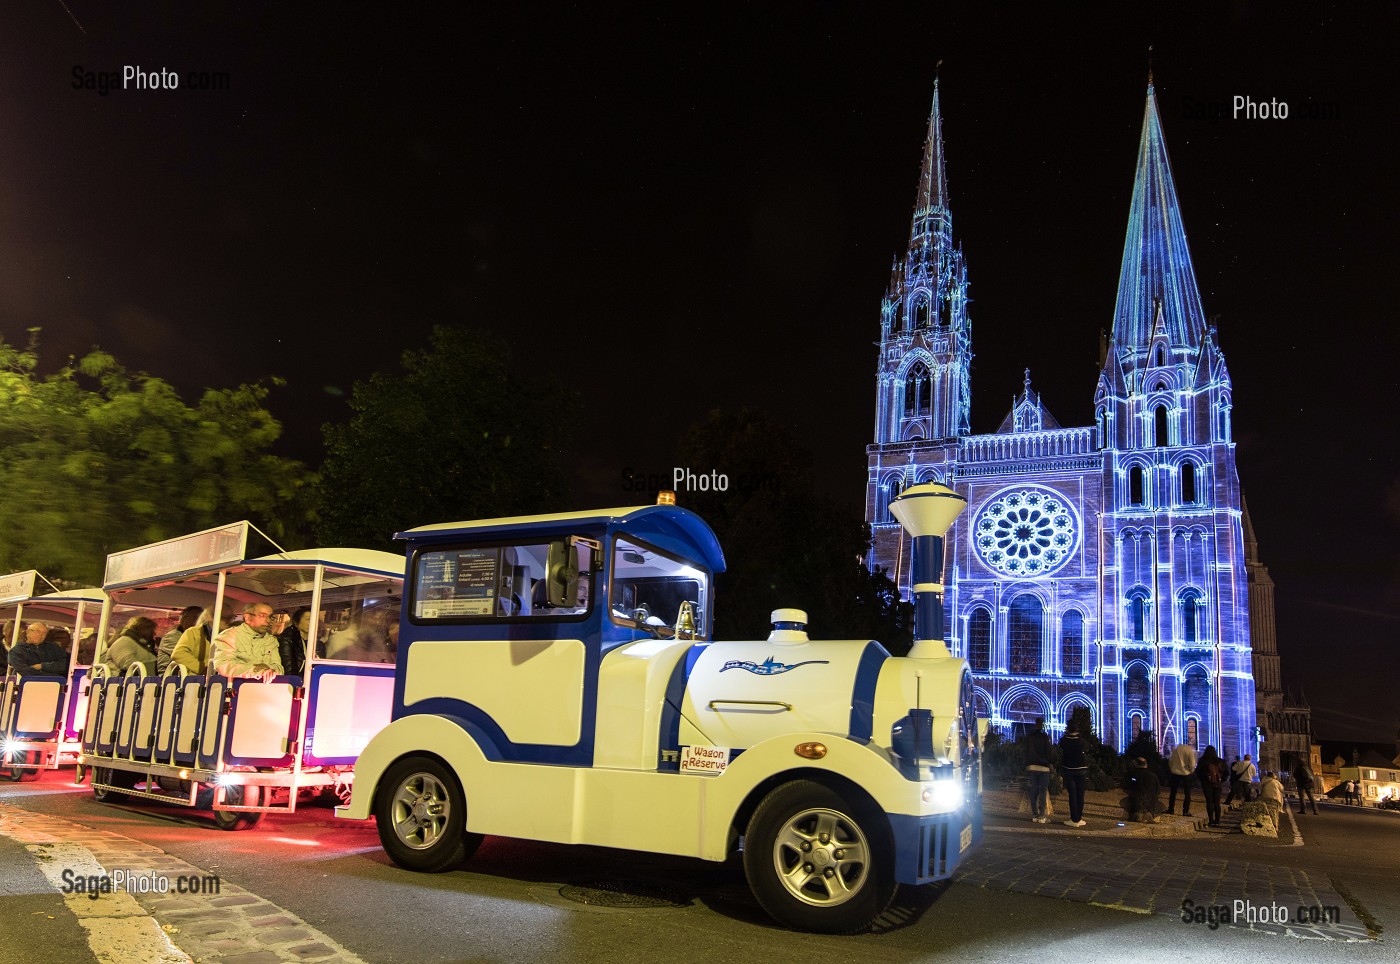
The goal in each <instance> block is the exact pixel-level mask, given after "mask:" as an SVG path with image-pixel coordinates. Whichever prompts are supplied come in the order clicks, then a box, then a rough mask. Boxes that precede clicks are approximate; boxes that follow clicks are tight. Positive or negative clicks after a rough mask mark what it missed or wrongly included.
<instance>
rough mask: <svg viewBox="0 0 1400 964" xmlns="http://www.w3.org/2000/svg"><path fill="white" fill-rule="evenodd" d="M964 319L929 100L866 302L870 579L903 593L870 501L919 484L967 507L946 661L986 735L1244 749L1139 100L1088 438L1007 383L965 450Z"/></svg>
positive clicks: (903, 579)
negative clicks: (905, 212)
mask: <svg viewBox="0 0 1400 964" xmlns="http://www.w3.org/2000/svg"><path fill="white" fill-rule="evenodd" d="M967 303H968V299H967V267H966V263H965V261H964V260H963V254H962V251H961V249H960V248H958V247H956V246H955V245H954V243H953V237H952V215H951V212H950V209H949V205H948V184H947V176H946V173H945V164H944V157H943V132H942V116H941V113H940V110H939V102H938V86H937V84H936V83H935V85H934V98H933V106H932V110H931V112H930V115H929V127H928V136H927V139H926V141H925V144H924V154H923V163H922V165H921V167H920V176H919V187H918V193H917V195H916V198H915V205H914V215H913V218H912V221H911V224H910V236H909V245H908V248H907V251H906V254H905V257H904V258H903V259H902V260H898V259H897V260H896V261H895V263H894V266H893V267H892V269H891V276H890V283H889V286H888V287H887V289H886V291H885V295H884V298H883V300H882V302H881V321H880V353H879V362H878V366H877V375H876V423H875V440H874V444H872V445H870V446H869V447H868V449H867V454H868V460H869V476H868V485H867V494H866V495H867V498H866V518H867V520H868V521H869V522H870V523H871V528H872V531H873V533H874V537H875V541H874V546H873V548H872V550H871V555H870V560H869V561H870V564H871V565H872V566H880V567H883V568H885V569H886V570H888V571H889V572H890V574H891V575H892V576H894V577H895V578H896V581H897V582H898V583H899V584H900V586H901V590H902V591H903V592H904V593H905V594H906V596H907V595H908V594H909V580H910V569H909V561H910V560H909V545H908V541H907V540H905V539H902V538H901V530H900V529H899V527H898V525H897V524H895V523H894V522H893V520H892V519H891V518H890V516H889V512H888V505H889V501H890V499H891V498H892V497H893V494H897V493H898V492H899V491H900V490H901V488H903V487H905V486H907V485H911V484H913V482H914V481H915V480H923V479H925V478H929V477H933V478H938V479H940V480H942V481H943V482H944V483H945V484H947V485H950V486H952V487H953V488H954V489H956V490H957V491H958V492H959V493H960V494H961V495H963V496H965V497H966V498H967V500H968V506H969V511H968V512H967V513H966V514H964V515H963V516H962V517H960V518H959V519H958V521H957V522H956V523H955V524H954V526H953V528H952V530H950V531H949V533H948V536H947V540H946V546H947V554H948V558H947V562H946V571H945V577H944V581H945V599H944V604H945V610H946V612H947V614H948V622H949V625H948V632H947V636H948V644H949V647H950V648H951V649H952V650H953V652H954V653H955V654H957V655H964V656H967V657H968V658H969V660H970V662H971V664H972V669H973V679H974V683H975V692H974V698H975V702H976V704H977V706H978V712H979V714H982V715H985V716H987V717H988V718H990V720H991V722H992V726H994V727H997V728H999V729H1004V730H1011V729H1015V728H1017V727H1018V726H1020V725H1023V724H1025V723H1027V722H1029V721H1030V720H1032V719H1033V718H1034V717H1036V716H1044V717H1045V718H1046V720H1047V721H1048V723H1049V726H1050V729H1051V730H1052V731H1054V732H1061V731H1063V729H1064V725H1065V723H1066V721H1067V720H1068V719H1069V714H1070V713H1071V712H1073V710H1074V709H1075V707H1077V706H1088V707H1090V709H1091V712H1092V714H1093V717H1094V724H1095V727H1096V729H1097V730H1098V732H1099V733H1100V735H1101V736H1102V737H1103V738H1104V740H1105V742H1106V743H1108V744H1109V745H1110V746H1116V747H1118V748H1119V749H1123V748H1125V747H1126V745H1127V744H1128V742H1130V741H1131V740H1132V738H1133V736H1134V735H1135V734H1136V733H1137V732H1139V731H1140V730H1143V729H1151V730H1153V731H1154V732H1155V733H1156V734H1157V737H1158V741H1159V743H1160V744H1161V745H1162V746H1164V747H1170V746H1173V745H1175V744H1176V743H1178V742H1181V741H1182V740H1189V741H1190V742H1192V743H1195V744H1196V745H1198V746H1200V747H1204V746H1205V745H1206V744H1207V743H1210V744H1214V745H1215V746H1216V747H1217V748H1218V749H1219V750H1220V752H1221V753H1222V754H1226V755H1232V754H1241V755H1242V754H1244V753H1255V754H1257V753H1258V750H1259V745H1258V739H1257V730H1256V728H1255V691H1254V679H1253V676H1252V665H1251V650H1250V641H1249V639H1250V637H1249V587H1248V583H1247V569H1246V565H1245V556H1244V554H1245V542H1244V537H1243V531H1242V527H1241V519H1242V514H1241V507H1242V505H1243V500H1242V497H1241V493H1240V484H1239V478H1238V474H1237V472H1236V468H1235V448H1234V444H1233V440H1232V439H1231V425H1230V421H1231V417H1230V410H1231V406H1232V405H1233V388H1232V385H1231V381H1230V375H1229V372H1228V369H1227V368H1226V365H1225V358H1224V355H1223V354H1222V352H1221V350H1220V348H1219V345H1218V339H1217V335H1216V332H1215V331H1214V330H1213V329H1211V328H1210V327H1208V326H1207V325H1206V324H1205V322H1204V319H1205V312H1204V310H1203V308H1202V304H1201V298H1200V293H1199V289H1198V288H1197V285H1196V280H1195V272H1194V269H1193V268H1192V265H1191V258H1190V253H1189V251H1188V249H1187V245H1186V232H1185V229H1184V227H1183V223H1182V218H1181V212H1180V208H1179V206H1178V204H1177V198H1176V187H1175V184H1174V182H1173V179H1172V175H1171V167H1170V164H1169V163H1168V159H1167V150H1166V141H1165V139H1164V137H1163V134H1162V127H1161V119H1160V117H1159V116H1158V113H1157V104H1156V95H1155V92H1154V90H1153V87H1152V86H1151V84H1149V86H1148V90H1147V103H1146V108H1145V112H1144V118H1143V130H1142V137H1141V140H1140V142H1139V146H1138V156H1137V166H1136V174H1135V182H1134V188H1133V199H1132V203H1131V206H1130V211H1129V217H1128V231H1127V237H1126V241H1125V244H1124V250H1123V261H1122V267H1121V273H1120V279H1119V289H1118V297H1117V302H1116V306H1115V309H1114V322H1113V330H1112V336H1111V339H1110V341H1109V343H1108V345H1107V346H1106V352H1105V357H1104V363H1103V367H1102V370H1101V372H1100V374H1099V378H1098V383H1097V385H1096V386H1095V390H1094V395H1093V410H1094V423H1093V425H1091V426H1086V427H1072V428H1064V427H1061V425H1060V423H1059V422H1058V421H1057V420H1056V419H1055V418H1054V417H1053V416H1052V415H1051V414H1050V412H1049V411H1047V410H1046V408H1045V406H1044V404H1043V402H1042V401H1041V398H1040V396H1039V395H1038V394H1037V393H1035V392H1034V391H1032V389H1031V386H1030V374H1029V372H1028V371H1027V372H1026V373H1025V377H1024V380H1023V383H1022V391H1021V392H1020V393H1019V394H1018V395H1017V396H1016V397H1014V398H1013V400H1012V405H1011V410H1010V411H1009V412H1008V414H1007V415H1006V417H1005V419H1004V420H1003V421H1002V422H1001V424H1000V427H999V428H998V430H997V431H996V432H994V433H992V434H989V435H973V434H972V433H971V430H970V427H969V426H970V417H969V416H970V391H969V371H970V363H971V358H972V343H971V322H970V320H969V319H968V316H967ZM1033 339H1034V333H1032V332H1027V334H1026V343H1027V351H1028V352H1030V351H1031V350H1032V347H1031V346H1032V344H1033Z"/></svg>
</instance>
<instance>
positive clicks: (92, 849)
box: [0, 804, 363, 964]
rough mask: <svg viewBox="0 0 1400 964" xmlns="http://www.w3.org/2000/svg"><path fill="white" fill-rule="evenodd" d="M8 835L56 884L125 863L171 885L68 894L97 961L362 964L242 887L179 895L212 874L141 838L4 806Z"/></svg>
mask: <svg viewBox="0 0 1400 964" xmlns="http://www.w3.org/2000/svg"><path fill="white" fill-rule="evenodd" d="M0 834H4V835H6V836H8V837H11V838H13V839H14V840H16V841H18V842H20V843H22V844H24V845H25V847H26V849H28V850H29V852H30V854H31V855H32V856H33V857H34V859H35V861H36V862H37V863H38V865H39V869H40V870H41V871H42V872H43V874H44V876H45V877H47V878H48V880H49V882H50V883H51V884H52V885H53V886H54V888H55V889H56V890H61V889H62V888H63V886H64V885H65V884H66V883H69V882H70V881H71V880H73V879H75V878H81V879H84V880H86V879H89V878H91V877H93V876H95V875H102V874H107V875H109V876H113V875H114V872H115V871H117V870H119V869H120V870H123V871H125V872H127V873H134V874H142V875H161V876H163V877H164V878H165V879H167V880H168V881H169V882H170V892H169V893H168V894H156V893H137V894H131V893H126V892H122V891H120V890H119V891H117V892H116V893H102V894H99V895H98V896H97V897H96V898H93V897H91V896H89V895H88V894H85V893H74V894H68V895H66V896H65V904H66V905H67V907H68V909H69V910H71V911H72V912H73V914H74V915H75V916H76V917H77V918H78V922H79V924H80V925H81V926H82V927H83V929H84V930H85V931H86V932H87V934H88V944H89V946H90V948H91V949H92V952H93V954H94V956H95V957H96V958H97V960H99V961H104V962H106V961H113V962H116V961H142V962H146V961H150V962H160V964H176V962H189V961H191V960H194V961H219V962H222V964H279V962H282V961H336V962H337V964H340V962H345V964H363V962H362V961H361V960H360V958H359V957H357V956H356V955H355V954H353V953H351V952H350V951H348V950H347V949H345V948H344V947H342V946H341V945H340V944H337V943H336V942H335V941H333V940H331V939H330V938H329V937H327V936H326V935H325V934H323V933H321V932H320V931H319V930H317V929H316V928H314V927H312V926H311V925H309V924H307V923H306V922H305V921H304V920H302V919H301V918H299V917H297V916H295V915H294V914H291V913H288V912H287V911H285V910H283V909H282V908H281V907H278V906H277V905H276V904H273V903H271V902H269V901H266V900H263V899H262V898H261V897H258V896H257V895H256V894H252V893H250V892H249V891H247V890H244V889H243V888H241V887H238V886H235V885H233V884H229V883H223V882H220V884H219V886H218V887H217V889H216V890H213V892H211V893H201V894H188V893H187V894H180V893H176V890H177V887H178V883H177V882H178V881H179V880H180V879H184V880H186V881H200V882H201V888H202V887H203V886H204V885H203V880H205V879H207V878H209V876H210V875H209V874H208V873H207V872H206V871H203V870H201V869H200V868H198V867H195V866H193V865H192V864H187V863H185V862H184V861H183V860H178V859H176V858H175V857H172V856H170V855H169V854H167V853H166V852H165V851H163V850H160V849H159V848H157V847H152V846H150V845H148V844H144V843H142V842H140V841H139V840H133V839H132V838H130V837H125V836H122V835H121V834H115V833H109V832H107V831H104V830H93V829H90V828H88V827H84V826H81V825H80V824H76V823H73V822H72V821H69V820H64V819H62V818H59V817H50V816H47V815H44V814H38V813H31V812H29V811H27V810H20V809H18V808H16V807H13V806H8V805H5V804H0ZM65 871H67V872H68V874H69V877H68V878H67V879H65V876H64V872H65Z"/></svg>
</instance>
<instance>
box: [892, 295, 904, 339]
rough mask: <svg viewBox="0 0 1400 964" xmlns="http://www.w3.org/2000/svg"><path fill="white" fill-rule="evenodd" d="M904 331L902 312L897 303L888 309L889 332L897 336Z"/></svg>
mask: <svg viewBox="0 0 1400 964" xmlns="http://www.w3.org/2000/svg"><path fill="white" fill-rule="evenodd" d="M903 330H904V310H903V306H902V305H900V303H899V302H898V301H896V302H895V303H894V305H892V306H891V307H890V331H893V332H895V333H896V334H898V333H899V332H901V331H903Z"/></svg>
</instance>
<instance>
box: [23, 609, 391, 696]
mask: <svg viewBox="0 0 1400 964" xmlns="http://www.w3.org/2000/svg"><path fill="white" fill-rule="evenodd" d="M231 609H232V607H231V606H227V605H226V606H225V610H224V613H223V615H222V618H221V620H220V627H219V631H218V633H217V634H216V633H215V632H214V630H213V622H214V613H213V610H211V609H201V608H200V607H199V606H188V607H186V608H185V609H184V610H182V611H181V612H180V615H179V617H178V619H176V620H175V621H174V622H173V623H172V624H171V625H170V626H169V628H168V630H167V631H166V632H165V633H164V634H160V635H159V638H157V635H158V633H157V631H158V623H157V622H156V620H155V619H153V618H152V617H150V616H148V615H137V616H132V617H131V618H130V619H128V620H127V621H126V623H125V625H123V626H122V628H121V630H120V631H118V632H117V633H116V634H115V635H114V636H112V638H111V639H110V640H109V641H108V643H107V645H106V647H105V648H104V649H103V652H102V657H103V658H102V661H101V662H102V665H104V666H106V667H107V669H108V670H109V671H111V672H112V673H114V674H118V675H120V674H123V673H125V672H127V670H128V669H130V667H131V666H132V665H133V664H136V663H139V664H140V665H141V666H142V667H143V668H144V669H145V671H146V672H147V673H151V674H161V673H164V672H166V670H167V669H168V668H169V667H170V665H171V664H172V663H173V664H177V665H179V666H183V667H184V668H185V670H186V671H187V672H189V673H192V674H196V675H198V674H202V673H205V672H209V671H212V672H214V673H217V674H219V675H223V676H229V677H238V678H251V679H260V680H263V681H264V682H269V681H271V680H273V679H275V678H276V677H278V676H299V675H301V673H302V672H303V670H304V669H305V666H306V659H307V653H308V652H309V651H310V647H311V639H310V633H311V610H310V609H307V608H305V607H302V608H298V609H294V610H292V611H290V612H287V611H278V610H276V609H274V607H273V606H271V605H269V604H268V603H265V602H250V603H247V604H246V605H244V606H243V607H242V613H241V618H239V619H237V620H235V619H233V618H230V615H229V612H230V610H231ZM397 616H398V614H397V613H396V612H391V611H389V610H387V609H385V610H383V611H376V610H366V611H364V612H360V613H356V614H355V615H354V617H353V618H350V619H347V620H346V621H345V625H343V626H341V627H340V628H338V629H336V630H334V631H332V632H329V633H327V634H323V638H322V639H321V640H319V641H318V642H317V643H316V644H315V645H316V649H315V656H316V658H317V659H326V658H330V659H336V660H348V661H355V662H372V663H392V662H393V661H394V659H395V651H396V642H397V636H398V619H397ZM0 632H3V634H4V635H3V639H4V643H5V646H6V647H7V648H8V650H9V652H8V654H7V656H6V665H7V666H8V668H9V669H10V670H11V671H13V672H15V673H18V674H20V675H42V676H65V675H67V673H68V666H69V662H70V652H71V649H72V645H73V634H72V631H71V630H69V629H67V628H65V627H63V626H52V627H51V626H49V625H48V624H46V623H45V622H43V621H41V620H37V619H36V620H32V621H30V622H28V623H27V624H25V625H23V628H22V639H21V640H20V641H17V642H16V643H15V645H14V646H13V647H11V646H10V645H9V644H10V641H11V640H12V639H14V633H15V626H14V624H13V623H5V624H4V626H3V629H0ZM95 637H96V634H95V632H93V631H92V630H91V629H89V630H87V631H86V632H85V633H84V634H83V638H82V640H81V641H80V643H79V649H78V654H77V662H78V665H80V666H87V665H91V664H92V662H93V660H94V657H95V656H96V653H95V649H96V638H95Z"/></svg>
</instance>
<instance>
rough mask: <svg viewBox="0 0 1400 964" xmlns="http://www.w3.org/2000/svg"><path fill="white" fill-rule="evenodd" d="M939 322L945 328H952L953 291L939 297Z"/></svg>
mask: <svg viewBox="0 0 1400 964" xmlns="http://www.w3.org/2000/svg"><path fill="white" fill-rule="evenodd" d="M938 324H939V326H940V327H943V328H951V327H952V325H953V296H952V294H951V293H949V294H946V295H944V296H943V297H942V298H941V299H939V302H938Z"/></svg>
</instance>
